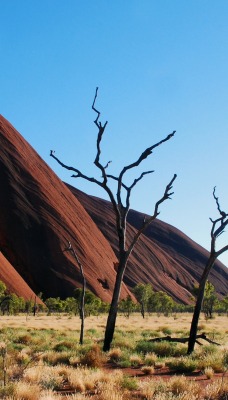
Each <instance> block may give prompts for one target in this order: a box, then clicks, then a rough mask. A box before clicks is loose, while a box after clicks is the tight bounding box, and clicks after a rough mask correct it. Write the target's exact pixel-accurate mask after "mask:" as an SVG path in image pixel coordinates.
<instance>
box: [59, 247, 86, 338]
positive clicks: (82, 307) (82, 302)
mask: <svg viewBox="0 0 228 400" xmlns="http://www.w3.org/2000/svg"><path fill="white" fill-rule="evenodd" d="M63 251H70V252H71V253H72V255H73V256H74V258H75V260H76V262H77V264H78V266H79V269H80V273H81V277H82V294H81V299H80V306H79V315H80V319H81V330H80V339H79V343H80V344H83V339H84V325H85V290H86V279H85V275H84V270H83V266H82V264H81V262H80V260H79V258H78V256H77V254H76V252H75V250H74V248H73V247H72V245H71V242H68V247H66V248H65V249H64V250H63Z"/></svg>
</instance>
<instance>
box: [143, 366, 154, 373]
mask: <svg viewBox="0 0 228 400" xmlns="http://www.w3.org/2000/svg"><path fill="white" fill-rule="evenodd" d="M141 371H142V372H143V373H144V374H145V375H153V374H154V366H153V365H144V367H142V368H141Z"/></svg>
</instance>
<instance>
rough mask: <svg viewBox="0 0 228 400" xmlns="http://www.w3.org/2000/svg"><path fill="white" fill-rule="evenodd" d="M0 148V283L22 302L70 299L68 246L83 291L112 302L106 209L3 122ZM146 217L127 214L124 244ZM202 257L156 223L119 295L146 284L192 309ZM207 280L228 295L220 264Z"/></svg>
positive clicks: (112, 242)
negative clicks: (38, 297)
mask: <svg viewBox="0 0 228 400" xmlns="http://www.w3.org/2000/svg"><path fill="white" fill-rule="evenodd" d="M0 149H1V150H0V182H1V188H2V190H1V196H0V221H1V224H0V251H1V252H2V254H3V255H4V257H5V258H4V259H3V257H2V256H1V257H0V280H3V281H5V282H6V284H7V285H8V286H10V284H11V288H12V290H13V291H15V292H16V293H18V294H19V293H20V295H22V293H24V296H25V297H26V296H30V293H38V292H43V293H44V295H45V296H48V297H50V296H60V297H65V296H70V295H72V294H73V290H74V288H75V287H78V286H81V282H82V280H81V275H80V271H79V267H78V265H77V263H76V260H75V259H74V257H73V256H72V254H71V253H69V252H67V251H64V249H65V248H66V245H67V243H68V240H69V241H71V243H72V245H73V247H74V248H75V250H76V252H77V255H78V257H79V259H80V261H81V263H82V265H83V268H84V272H85V276H86V280H87V287H88V288H89V289H91V290H92V291H93V292H94V293H95V294H97V295H98V296H100V297H101V298H102V299H103V300H105V301H110V299H111V295H112V290H113V285H114V280H115V269H114V264H115V263H116V262H117V259H116V256H115V253H116V251H117V237H116V233H115V218H114V215H113V212H112V208H111V205H110V203H109V202H107V201H105V200H102V199H98V198H96V197H93V196H88V195H86V194H85V193H82V192H80V191H78V190H77V189H75V188H73V187H71V186H69V185H66V184H64V183H63V182H62V181H61V180H60V179H59V178H58V177H57V176H56V174H55V173H54V172H53V171H52V170H51V169H50V168H49V167H48V165H47V164H46V163H45V162H44V161H43V160H42V159H41V158H40V157H39V155H38V154H37V153H36V152H35V150H34V149H33V148H32V147H31V146H30V145H29V144H28V143H27V142H26V141H25V140H24V138H23V137H22V136H21V135H20V134H19V133H18V132H17V131H16V130H15V129H14V128H13V126H12V125H11V124H10V123H9V122H8V121H7V120H6V119H4V118H3V117H2V116H0ZM143 217H144V215H142V214H140V213H138V212H136V211H133V210H131V211H130V213H129V218H128V224H129V239H130V238H131V237H132V235H133V234H134V233H135V232H136V230H137V229H138V228H139V227H140V226H141V224H142V219H143ZM206 258H207V252H206V250H204V249H203V248H202V247H200V246H198V245H197V244H196V243H195V242H193V241H192V240H191V239H189V238H188V237H187V236H185V235H184V234H183V233H182V232H180V231H178V230H177V229H176V228H174V227H172V226H170V225H168V224H165V223H164V222H161V221H159V220H157V221H155V222H154V223H153V224H152V225H151V226H150V227H149V229H148V230H147V232H146V233H145V234H144V235H143V236H142V237H141V239H140V240H139V242H138V243H137V245H136V247H135V250H134V252H133V254H132V255H131V258H130V261H129V265H128V268H127V271H126V276H125V279H124V282H125V284H123V288H122V297H126V296H127V294H129V293H130V291H129V289H131V288H132V287H133V286H134V285H135V284H136V283H139V282H143V283H150V284H152V285H153V287H154V289H155V290H163V291H166V292H167V293H168V294H170V295H171V296H172V297H173V298H174V299H175V300H177V301H180V302H183V303H189V302H190V298H191V290H192V288H193V285H194V284H195V283H196V281H197V280H198V279H199V276H200V274H201V273H202V269H203V266H204V264H205V261H206ZM13 271H14V272H13ZM19 278H21V279H19ZM210 280H211V281H212V283H213V284H214V285H215V287H216V290H217V291H218V293H220V295H224V294H227V292H228V270H227V269H226V268H225V267H224V266H223V264H222V263H220V262H217V263H216V265H215V267H214V269H213V271H212V273H211V276H210ZM22 282H23V284H22ZM26 285H27V286H26Z"/></svg>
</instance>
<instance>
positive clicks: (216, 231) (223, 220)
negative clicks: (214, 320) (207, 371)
mask: <svg viewBox="0 0 228 400" xmlns="http://www.w3.org/2000/svg"><path fill="white" fill-rule="evenodd" d="M215 189H216V187H214V190H213V197H214V199H215V201H216V205H217V209H218V212H219V214H220V217H219V218H217V219H216V220H213V219H212V218H210V221H211V222H212V228H211V250H210V254H209V257H208V260H207V263H206V265H205V268H204V270H203V273H202V276H201V278H200V281H199V292H198V296H197V299H196V304H195V308H194V312H193V317H192V323H191V328H190V335H189V342H188V354H191V353H192V352H193V350H194V347H195V343H196V337H197V330H198V322H199V316H200V312H201V308H202V304H203V298H204V291H205V286H206V282H207V279H208V276H209V274H210V271H211V269H212V268H213V266H214V263H215V261H216V259H217V257H219V256H220V255H221V254H223V253H224V252H225V251H227V250H228V245H226V246H224V247H222V248H221V249H220V250H218V251H216V250H215V245H216V239H217V238H218V236H220V235H221V234H222V233H223V232H224V229H225V227H226V225H227V224H228V218H227V217H228V214H227V213H225V212H224V211H222V210H221V208H220V204H219V199H218V197H217V196H216V195H215ZM218 224H220V226H219V227H218V228H217V225H218Z"/></svg>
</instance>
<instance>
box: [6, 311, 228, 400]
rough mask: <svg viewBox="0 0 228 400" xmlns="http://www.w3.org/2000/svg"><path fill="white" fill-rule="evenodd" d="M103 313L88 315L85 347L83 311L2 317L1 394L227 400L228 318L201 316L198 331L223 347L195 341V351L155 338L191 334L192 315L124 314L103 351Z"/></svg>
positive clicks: (26, 398) (31, 398) (30, 398)
mask: <svg viewBox="0 0 228 400" xmlns="http://www.w3.org/2000/svg"><path fill="white" fill-rule="evenodd" d="M106 317H107V316H106V315H100V316H89V317H87V318H86V321H85V325H86V326H85V338H84V344H83V345H79V335H80V319H79V317H78V316H74V315H67V314H64V313H62V314H60V313H59V314H52V315H49V316H48V315H46V314H44V313H39V314H37V315H36V316H35V317H34V316H33V315H26V314H24V315H15V316H10V315H7V316H6V315H5V316H1V317H0V380H1V386H0V398H3V399H8V400H13V399H14V400H22V399H23V400H36V399H43V400H44V399H45V400H47V399H49V400H51V399H67V398H70V399H92V398H93V399H95V400H122V399H123V400H125V399H126V400H129V399H146V400H150V399H155V400H171V399H172V400H174V399H179V400H196V399H198V400H199V399H207V400H209V399H211V400H215V399H220V400H225V399H227V396H228V377H227V374H226V371H227V369H228V327H227V326H228V324H227V322H228V318H227V316H226V315H220V316H219V315H217V314H216V315H215V316H214V318H212V319H205V316H204V315H203V314H202V316H201V320H200V325H199V330H200V331H201V332H203V331H204V332H206V334H207V337H210V338H211V339H212V340H213V341H216V342H218V343H220V344H221V346H216V345H211V344H204V345H203V346H199V345H198V346H197V347H196V350H195V351H194V353H193V354H192V355H191V356H187V355H186V351H187V349H186V344H181V343H169V342H167V341H162V342H152V341H150V339H152V338H154V337H160V336H164V335H166V334H169V335H172V336H175V337H185V336H186V335H188V332H189V325H190V321H191V314H190V313H189V314H187V313H181V314H180V313H178V314H172V315H169V316H166V317H165V316H164V315H157V314H151V315H146V316H145V318H142V316H141V314H140V313H133V314H132V315H130V317H129V318H126V316H124V315H119V316H118V319H117V326H116V331H115V336H114V340H113V344H112V348H111V350H110V351H109V352H108V353H104V352H102V341H103V336H104V330H105V321H106ZM164 373H165V378H164V377H163V378H162V376H163V375H162V374H164ZM168 374H169V375H168ZM218 374H219V376H218ZM198 377H201V380H198Z"/></svg>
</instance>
